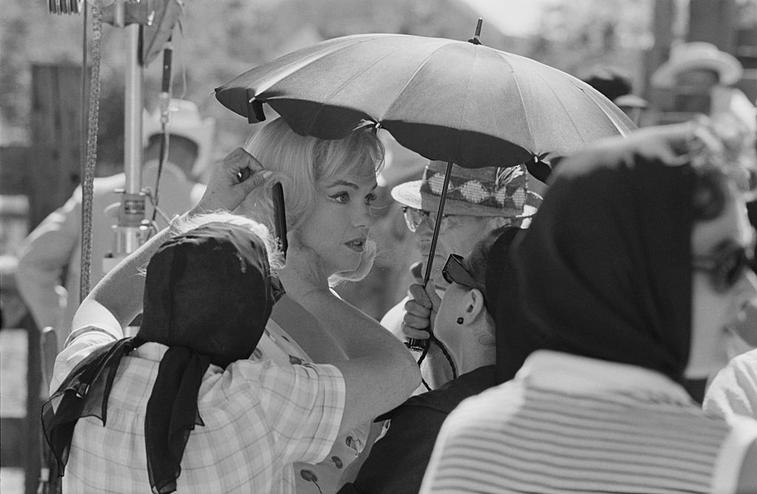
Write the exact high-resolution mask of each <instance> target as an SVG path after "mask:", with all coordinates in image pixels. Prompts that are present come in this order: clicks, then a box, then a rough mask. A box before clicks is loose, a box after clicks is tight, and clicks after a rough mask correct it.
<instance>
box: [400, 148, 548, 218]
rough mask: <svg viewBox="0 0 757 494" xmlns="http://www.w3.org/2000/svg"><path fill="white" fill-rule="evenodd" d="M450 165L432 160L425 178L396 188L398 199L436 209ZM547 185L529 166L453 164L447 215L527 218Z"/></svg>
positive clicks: (428, 208) (424, 173)
mask: <svg viewBox="0 0 757 494" xmlns="http://www.w3.org/2000/svg"><path fill="white" fill-rule="evenodd" d="M446 169H447V164H446V163H445V162H443V161H431V162H429V164H428V165H427V166H426V169H425V170H424V171H423V178H422V179H421V180H415V181H412V182H406V183H404V184H400V185H398V186H396V187H394V188H393V189H392V197H393V198H394V200H395V201H397V202H399V203H401V204H403V205H405V206H410V207H411V208H415V209H422V210H425V211H436V210H437V208H438V207H439V197H440V195H441V191H442V184H443V182H444V175H445V172H446ZM546 188H547V186H546V185H545V184H544V183H543V182H540V181H539V180H537V179H536V178H535V177H534V176H533V175H531V174H530V173H529V172H528V169H527V168H526V165H516V166H511V167H487V168H463V167H461V166H457V165H452V175H451V176H450V181H449V188H448V191H447V200H446V202H445V204H444V212H445V213H446V214H461V215H471V216H504V217H509V218H524V217H528V216H531V215H533V214H534V213H535V212H536V209H537V208H538V207H539V205H540V204H541V200H542V195H543V194H544V192H545V190H546Z"/></svg>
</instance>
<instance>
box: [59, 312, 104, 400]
mask: <svg viewBox="0 0 757 494" xmlns="http://www.w3.org/2000/svg"><path fill="white" fill-rule="evenodd" d="M114 341H117V339H116V337H115V336H113V335H111V334H110V333H109V332H108V331H105V330H104V329H101V328H98V327H96V326H87V327H84V328H80V329H78V330H76V331H75V332H74V333H71V336H69V338H68V343H67V344H66V348H65V349H64V350H63V351H62V352H60V353H59V354H58V356H57V357H56V358H55V367H53V377H52V379H51V380H50V390H49V392H50V394H53V393H54V392H55V391H57V389H58V386H60V384H61V383H62V382H63V380H64V379H65V378H66V376H68V374H69V372H71V371H72V370H73V368H74V367H76V364H78V363H79V362H81V361H82V360H84V358H85V357H87V356H88V355H89V354H91V353H92V352H93V351H95V350H96V349H98V348H100V347H102V346H103V345H107V344H108V343H113V342H114Z"/></svg>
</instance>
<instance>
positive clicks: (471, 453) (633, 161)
mask: <svg viewBox="0 0 757 494" xmlns="http://www.w3.org/2000/svg"><path fill="white" fill-rule="evenodd" d="M741 131H742V129H738V128H734V127H733V126H731V125H728V124H725V123H724V122H707V121H704V122H703V121H699V122H696V123H692V124H684V125H679V126H671V127H667V128H666V127H660V128H653V129H650V130H648V131H640V132H638V133H637V134H636V135H635V136H633V137H631V138H629V139H627V140H621V139H613V140H608V141H606V142H605V143H604V144H601V145H596V146H594V147H592V148H591V149H588V150H586V151H584V152H581V153H579V154H577V155H575V156H574V157H572V158H569V159H568V160H567V161H566V162H564V163H563V164H562V165H561V168H560V169H559V170H558V172H557V174H556V176H555V177H554V180H553V181H552V183H551V184H550V192H549V194H547V195H546V197H545V199H544V203H543V204H542V206H541V208H540V210H539V212H538V213H537V215H536V217H535V218H534V220H533V222H532V224H531V227H530V228H529V229H528V230H527V231H526V232H525V233H524V234H523V235H522V236H521V237H520V238H519V239H518V240H517V241H516V243H515V245H514V247H513V251H512V255H513V266H514V271H515V275H516V279H517V284H518V293H519V297H520V301H521V303H522V304H523V308H524V311H525V316H526V317H527V318H528V320H529V322H530V324H529V326H528V328H525V329H523V330H521V331H519V330H518V329H519V328H515V331H512V332H510V333H509V334H508V335H507V338H508V340H507V341H505V345H507V344H508V343H511V342H519V349H520V350H519V351H520V352H521V354H523V355H526V359H525V362H524V364H523V366H522V367H521V369H520V370H519V371H518V372H517V374H516V376H515V378H514V379H512V380H511V381H508V382H506V383H504V384H502V385H499V386H497V387H495V388H491V389H489V390H487V391H485V392H483V393H482V394H480V395H478V396H476V397H473V398H469V399H468V400H466V401H464V402H463V403H462V404H461V405H460V406H459V407H458V408H457V409H456V410H455V411H454V412H453V413H452V414H450V416H449V417H448V418H447V420H446V421H445V423H444V426H443V427H442V430H441V432H440V433H439V437H438V439H437V444H436V445H435V448H434V452H433V454H432V458H431V461H430V463H429V467H428V469H427V471H426V475H425V477H424V481H423V486H422V489H421V492H423V493H428V492H455V493H463V492H487V493H488V492H492V493H493V492H524V493H525V492H566V491H571V492H701V493H705V492H718V493H734V492H756V491H757V475H756V474H755V469H754V468H753V466H754V465H755V464H757V422H755V421H751V420H747V419H744V420H733V421H732V422H726V421H724V420H722V419H716V418H711V417H708V416H706V415H705V414H704V412H703V411H702V410H701V409H700V408H699V406H698V404H697V403H696V402H694V401H693V400H692V398H691V396H689V394H688V393H687V392H686V390H685V389H684V387H683V386H682V383H683V381H684V379H687V378H688V379H692V378H701V377H704V376H707V375H708V374H709V373H710V372H712V371H713V369H717V368H719V367H720V366H722V365H723V364H724V363H725V351H724V346H725V338H726V336H725V332H726V330H725V327H726V325H727V323H728V321H729V320H730V319H732V318H733V317H736V315H737V313H738V311H739V310H740V308H741V307H742V306H743V304H744V303H745V302H746V301H747V300H749V299H752V298H754V297H755V295H757V279H756V278H755V275H754V274H753V273H752V272H751V271H750V270H749V259H750V256H751V253H752V247H753V242H754V238H755V233H754V230H753V229H752V227H751V226H750V224H749V222H748V220H747V216H746V207H745V202H744V194H743V193H742V191H741V188H742V187H745V186H746V184H748V179H747V175H748V174H747V170H746V169H745V167H749V168H753V167H754V165H755V163H754V159H753V156H748V155H749V154H750V152H749V151H748V150H749V148H750V147H752V146H753V142H754V141H753V139H754V136H753V135H751V136H749V135H744V133H743V132H741ZM752 151H753V148H752ZM742 165H743V166H742Z"/></svg>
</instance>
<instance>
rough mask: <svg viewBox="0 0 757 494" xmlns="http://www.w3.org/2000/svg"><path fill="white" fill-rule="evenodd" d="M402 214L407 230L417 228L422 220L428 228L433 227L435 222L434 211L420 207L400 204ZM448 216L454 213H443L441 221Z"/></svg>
mask: <svg viewBox="0 0 757 494" xmlns="http://www.w3.org/2000/svg"><path fill="white" fill-rule="evenodd" d="M402 214H403V216H404V217H405V224H406V225H407V228H408V230H410V231H411V232H413V233H415V232H416V231H417V230H418V227H420V226H421V223H423V222H424V221H425V222H426V225H428V227H429V228H434V224H435V223H436V213H431V212H429V211H424V210H422V209H415V208H411V207H410V206H402ZM450 216H455V215H452V214H443V215H442V221H443V220H444V219H446V218H449V217H450Z"/></svg>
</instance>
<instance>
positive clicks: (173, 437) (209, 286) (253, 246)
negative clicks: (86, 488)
mask: <svg viewBox="0 0 757 494" xmlns="http://www.w3.org/2000/svg"><path fill="white" fill-rule="evenodd" d="M279 293H280V285H279V284H278V281H277V280H275V279H274V278H272V277H271V275H270V271H269V266H268V258H267V254H266V249H265V246H264V244H263V242H262V241H261V240H260V239H259V238H258V237H257V236H255V235H254V234H252V233H251V232H250V231H249V230H248V229H246V228H244V227H241V226H236V225H231V224H227V223H210V224H207V225H203V226H201V227H199V228H196V229H194V230H192V231H190V232H188V233H186V234H184V235H181V236H178V237H176V238H174V239H172V240H169V241H167V242H166V243H164V244H163V245H162V246H161V247H160V249H159V250H158V252H157V253H156V254H155V255H154V256H153V257H152V258H151V259H150V263H149V265H148V267H147V279H146V284H145V294H144V312H143V319H142V326H141V328H140V330H139V333H138V334H137V336H136V337H134V338H124V339H122V340H119V341H118V342H115V343H112V344H110V345H106V346H105V347H103V348H101V349H98V350H96V351H95V352H93V353H92V354H91V355H90V356H88V357H87V358H86V359H85V360H83V361H82V362H81V363H80V364H79V365H77V366H76V368H74V370H73V371H72V372H71V373H70V374H69V375H68V377H67V378H66V379H65V380H64V382H63V383H62V384H61V386H60V388H59V389H58V391H57V392H56V393H55V394H54V395H53V396H52V397H51V399H50V400H49V401H48V402H47V403H45V405H44V406H43V412H42V421H43V427H44V432H45V437H46V439H47V441H48V444H49V445H50V447H51V449H52V451H53V453H54V454H55V456H56V458H57V460H58V468H59V472H60V474H61V475H62V473H63V469H64V468H65V464H66V462H67V460H68V453H69V449H70V446H71V439H72V437H73V432H74V427H75V426H76V421H77V420H78V419H79V417H85V416H97V417H99V418H100V419H101V420H102V421H103V425H105V422H106V419H107V405H108V395H109V393H110V388H111V385H112V383H113V378H114V376H115V372H116V370H117V369H118V364H119V362H120V359H121V357H123V356H124V355H126V354H128V353H129V352H130V351H131V350H133V349H134V348H136V347H138V346H140V345H141V344H143V343H146V342H156V343H162V344H164V345H167V346H168V347H169V348H168V350H167V351H166V353H165V354H164V356H163V358H162V359H161V361H160V366H159V369H158V374H157V377H156V379H155V383H154V385H153V389H152V393H151V395H150V398H149V400H148V402H147V410H146V418H145V443H146V449H147V468H148V474H149V478H150V485H151V486H152V489H153V492H157V493H167V492H173V491H175V490H176V478H177V477H178V476H179V474H180V473H181V468H180V462H181V459H182V456H183V454H184V448H185V447H186V443H187V440H188V439H189V434H190V432H191V431H192V430H193V429H194V427H195V425H202V419H201V418H200V416H199V413H198V409H197V394H198V391H199V389H200V385H201V383H202V377H203V375H204V374H205V372H206V370H207V369H208V366H209V365H210V364H214V365H218V366H220V367H224V368H225V367H226V366H227V365H229V364H230V363H231V362H234V361H235V360H239V359H244V358H247V357H249V355H250V354H251V353H252V351H253V350H254V349H255V346H256V345H257V343H258V341H259V340H260V337H261V335H262V333H263V330H264V329H265V324H266V322H267V320H268V317H269V315H270V313H271V309H272V307H273V304H274V303H275V300H276V297H277V295H278V294H279Z"/></svg>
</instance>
